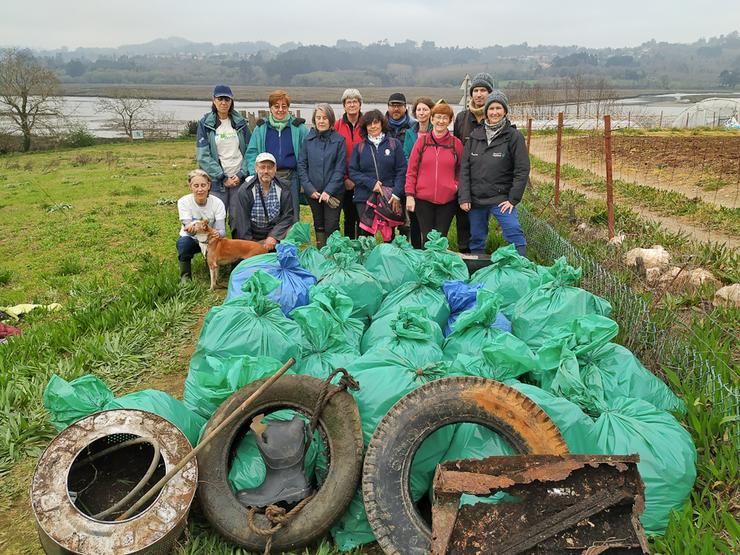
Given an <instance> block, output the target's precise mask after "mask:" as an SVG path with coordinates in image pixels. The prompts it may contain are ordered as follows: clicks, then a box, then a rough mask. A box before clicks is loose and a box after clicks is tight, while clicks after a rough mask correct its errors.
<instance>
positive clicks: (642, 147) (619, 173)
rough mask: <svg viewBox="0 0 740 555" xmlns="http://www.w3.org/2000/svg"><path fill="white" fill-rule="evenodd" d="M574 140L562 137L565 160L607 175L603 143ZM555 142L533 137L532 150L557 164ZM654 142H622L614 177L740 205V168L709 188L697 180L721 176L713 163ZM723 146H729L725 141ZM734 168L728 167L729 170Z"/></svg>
mask: <svg viewBox="0 0 740 555" xmlns="http://www.w3.org/2000/svg"><path fill="white" fill-rule="evenodd" d="M620 139H621V140H623V141H626V140H630V139H645V138H644V137H639V138H635V137H621V138H620ZM677 140H681V139H677ZM572 141H574V139H573V138H567V137H566V138H564V140H563V150H562V156H561V161H562V163H563V164H569V165H571V166H574V167H576V168H579V169H582V170H587V171H590V172H592V173H594V174H596V175H598V176H600V177H603V178H605V177H606V169H605V167H604V163H603V154H602V152H603V151H601V150H600V148H601V145H600V144H599V145H590V144H589V145H579V144H577V143H574V142H572ZM556 142H557V141H556V138H555V137H533V138H532V144H531V148H530V151H531V153H532V154H533V155H534V156H536V157H537V158H539V159H540V160H544V161H545V162H550V163H555V158H556ZM651 144H653V143H650V142H647V141H645V140H642V141H641V142H640V143H635V144H634V145H632V146H629V145H620V149H619V150H618V151H616V152H615V153H614V155H613V160H614V166H613V173H612V175H613V176H614V179H621V180H623V181H628V182H632V183H637V184H638V185H648V186H650V187H654V188H655V189H661V190H664V191H674V192H676V193H680V194H682V195H684V196H685V197H686V198H689V199H694V198H698V199H701V200H702V201H704V202H706V203H708V204H713V205H715V206H725V207H727V208H737V207H738V206H740V183H738V179H739V178H740V175H738V173H739V172H740V168H739V169H738V170H736V171H734V172H732V173H726V174H723V178H722V181H723V182H726V183H727V184H726V185H725V186H723V187H721V188H719V189H717V190H707V188H706V187H702V186H699V185H698V183H700V182H702V179H712V178H713V179H715V180H718V179H719V178H718V177H717V176H716V175H715V174H714V173H713V172H712V168H713V166H710V164H709V163H708V162H706V160H705V159H702V162H692V161H691V160H690V159H686V160H684V159H682V158H679V154H680V153H679V154H676V155H674V156H673V157H671V156H670V155H671V154H672V153H671V152H667V151H666V150H665V148H660V149H658V150H655V151H651V150H650V145H651ZM677 146H678V145H677ZM581 147H588V149H589V150H591V149H592V147H593V152H586V151H585V150H582V149H581ZM737 147H738V148H740V142H737ZM722 148H727V147H726V146H725V145H724V144H723V145H722ZM702 154H705V153H702ZM625 156H630V157H631V158H630V162H625V161H624V157H625ZM735 156H737V155H736V154H735ZM725 166H727V168H729V166H728V164H727V163H725V164H724V166H723V167H725ZM727 168H725V169H727ZM732 169H733V168H729V171H732ZM715 182H719V181H715ZM710 189H711V187H710Z"/></svg>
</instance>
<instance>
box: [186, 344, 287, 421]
mask: <svg viewBox="0 0 740 555" xmlns="http://www.w3.org/2000/svg"><path fill="white" fill-rule="evenodd" d="M282 365H283V363H282V362H280V361H279V360H276V359H274V358H270V357H263V356H258V357H253V356H249V355H241V356H237V355H234V356H224V357H221V356H216V355H209V354H207V353H205V352H204V351H196V352H195V353H194V354H193V357H192V358H191V359H190V370H189V371H188V376H187V378H185V391H184V393H183V402H184V403H185V406H186V407H188V408H189V409H190V410H192V411H193V412H195V413H196V414H199V415H200V416H202V417H204V418H210V417H211V416H212V415H213V413H214V412H216V409H217V408H218V407H219V406H220V405H221V403H223V402H224V401H225V400H226V399H227V398H229V397H230V396H231V395H232V394H233V393H235V392H236V391H237V390H239V389H241V388H242V387H244V386H245V385H247V384H248V383H252V382H253V381H256V380H261V379H262V378H268V377H270V376H272V375H273V374H274V373H275V372H277V371H278V370H279V369H280V368H281V367H282ZM294 369H295V366H294V367H292V368H290V369H288V371H287V373H288V374H292V373H294Z"/></svg>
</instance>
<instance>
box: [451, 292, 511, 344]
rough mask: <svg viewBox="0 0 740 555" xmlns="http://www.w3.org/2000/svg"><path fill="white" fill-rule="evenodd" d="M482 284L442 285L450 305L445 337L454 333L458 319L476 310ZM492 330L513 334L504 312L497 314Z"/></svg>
mask: <svg viewBox="0 0 740 555" xmlns="http://www.w3.org/2000/svg"><path fill="white" fill-rule="evenodd" d="M482 287H483V284H482V283H465V282H464V281H461V280H453V281H447V282H445V283H444V284H443V285H442V291H444V294H445V297H447V303H448V304H449V305H450V317H449V318H448V319H447V325H446V326H445V329H444V334H445V337H447V336H448V335H450V334H451V333H452V324H454V323H455V321H456V320H457V317H458V316H460V314H462V313H463V312H465V311H466V310H470V309H471V308H475V299H476V295H477V294H478V289H480V288H482ZM491 327H492V328H496V329H499V330H502V331H508V332H509V333H511V322H510V321H509V319H508V318H507V317H506V316H504V313H503V312H499V313H498V314H496V321H495V322H494V323H493V324H491Z"/></svg>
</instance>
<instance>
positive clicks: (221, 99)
mask: <svg viewBox="0 0 740 555" xmlns="http://www.w3.org/2000/svg"><path fill="white" fill-rule="evenodd" d="M216 100H218V101H219V102H231V98H230V97H228V96H217V97H216Z"/></svg>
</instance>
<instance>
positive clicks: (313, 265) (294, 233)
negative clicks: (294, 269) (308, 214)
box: [281, 222, 331, 279]
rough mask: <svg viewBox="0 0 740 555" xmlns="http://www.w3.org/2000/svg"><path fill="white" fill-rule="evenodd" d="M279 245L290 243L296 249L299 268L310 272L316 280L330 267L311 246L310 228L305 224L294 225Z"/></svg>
mask: <svg viewBox="0 0 740 555" xmlns="http://www.w3.org/2000/svg"><path fill="white" fill-rule="evenodd" d="M281 243H290V244H291V245H295V246H296V247H298V249H299V252H298V261H299V262H300V264H301V267H302V268H303V269H304V270H308V271H309V272H311V273H312V274H313V275H314V276H315V277H316V279H319V278H321V276H322V275H323V273H324V271H326V269H327V268H328V267H329V266H331V262H330V261H329V260H327V259H326V258H325V257H324V255H322V254H321V253H320V252H319V251H318V249H317V248H316V247H314V246H313V245H311V226H310V225H309V224H307V223H301V222H296V223H294V224H293V226H292V227H291V228H290V229H289V230H288V234H287V235H286V236H285V239H283V240H282V241H281Z"/></svg>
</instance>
